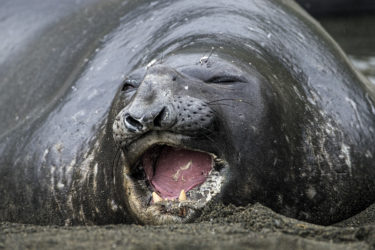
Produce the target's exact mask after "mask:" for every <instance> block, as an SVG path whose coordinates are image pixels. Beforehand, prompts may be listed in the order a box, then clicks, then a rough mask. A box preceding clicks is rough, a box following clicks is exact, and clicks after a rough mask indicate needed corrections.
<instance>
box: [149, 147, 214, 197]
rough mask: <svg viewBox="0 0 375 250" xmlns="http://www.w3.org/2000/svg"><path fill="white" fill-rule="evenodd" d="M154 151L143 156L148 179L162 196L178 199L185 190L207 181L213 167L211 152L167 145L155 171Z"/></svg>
mask: <svg viewBox="0 0 375 250" xmlns="http://www.w3.org/2000/svg"><path fill="white" fill-rule="evenodd" d="M152 154H153V152H147V153H146V154H145V155H144V157H143V167H144V169H145V172H146V176H147V179H148V180H149V181H150V182H151V184H152V186H153V187H154V189H155V191H156V192H157V193H159V195H160V196H161V197H162V198H169V199H171V198H173V199H176V198H177V197H178V196H179V194H180V192H181V190H182V189H184V190H185V192H187V191H189V190H190V189H192V188H194V187H196V186H199V185H200V184H202V183H203V182H205V180H206V178H207V176H208V174H209V172H210V171H211V169H212V158H211V156H210V155H209V154H206V153H201V152H197V151H191V150H186V149H176V148H172V147H168V146H165V147H163V149H162V150H161V153H160V155H159V158H158V160H157V162H156V165H155V172H154V173H153V166H152V164H153V160H152Z"/></svg>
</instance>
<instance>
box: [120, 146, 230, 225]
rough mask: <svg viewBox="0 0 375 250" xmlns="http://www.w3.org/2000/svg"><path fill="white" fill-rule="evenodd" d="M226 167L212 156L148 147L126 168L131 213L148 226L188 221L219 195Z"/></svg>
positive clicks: (167, 147)
mask: <svg viewBox="0 0 375 250" xmlns="http://www.w3.org/2000/svg"><path fill="white" fill-rule="evenodd" d="M226 165H227V164H226V162H225V161H223V160H220V159H218V158H217V157H216V156H215V155H214V154H212V153H207V152H202V151H198V150H193V149H186V148H182V147H179V146H176V145H173V146H172V145H167V144H154V145H151V146H149V147H147V148H146V149H145V150H144V151H143V153H142V154H141V155H140V156H139V157H137V159H135V160H134V164H132V165H131V166H130V167H125V168H126V171H125V173H126V175H125V177H126V181H125V188H126V190H127V195H128V205H129V207H130V210H131V212H132V213H133V215H135V217H136V218H137V219H138V220H139V221H140V222H143V223H147V224H166V223H182V222H188V221H190V220H191V219H192V218H193V217H194V215H195V214H196V211H197V210H198V209H200V208H202V207H203V206H204V205H206V204H207V202H208V201H210V200H211V199H212V198H213V197H214V196H216V195H217V194H218V193H219V192H220V190H221V186H222V184H223V181H224V177H223V174H222V172H223V171H222V170H223V169H224V168H225V167H226Z"/></svg>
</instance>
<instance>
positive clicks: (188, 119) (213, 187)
mask: <svg viewBox="0 0 375 250" xmlns="http://www.w3.org/2000/svg"><path fill="white" fill-rule="evenodd" d="M175 57H176V56H175ZM183 57H185V59H186V60H183ZM192 58H193V57H192V56H191V55H190V56H186V55H185V56H183V55H180V56H179V59H178V60H169V62H168V60H167V61H166V62H164V63H162V64H157V65H153V66H150V67H146V68H145V67H143V68H142V69H139V70H136V71H134V72H133V73H132V74H130V75H129V76H128V78H127V79H126V80H125V82H124V84H123V86H122V89H121V93H120V94H119V98H118V100H119V103H120V105H119V108H118V114H117V116H116V118H115V121H114V123H113V136H114V139H115V141H116V142H117V143H118V144H119V145H120V147H121V148H122V150H123V155H124V158H123V163H122V164H120V165H121V166H120V169H121V170H120V172H121V174H120V176H123V179H122V180H121V182H122V184H123V185H122V188H123V189H124V195H125V197H126V202H125V203H126V205H127V207H128V208H129V210H130V211H131V213H132V214H133V215H134V216H135V217H136V219H137V220H138V221H140V222H142V223H151V224H164V223H175V222H188V221H191V220H192V219H193V218H194V217H195V216H196V215H197V211H199V209H200V208H202V207H203V206H205V205H206V204H207V203H208V202H209V201H214V200H217V199H223V198H224V197H226V198H225V199H226V201H232V202H233V201H235V200H236V199H237V200H238V199H241V200H242V201H243V200H244V198H238V197H239V196H241V187H240V186H237V184H238V185H239V184H241V181H239V180H238V178H237V177H236V176H238V175H240V176H241V175H245V176H247V177H246V178H247V179H251V175H248V174H247V173H245V172H244V171H243V170H241V169H239V168H240V166H243V165H244V164H246V163H245V162H246V161H248V160H250V159H249V158H248V157H244V155H247V156H251V155H252V154H251V153H250V154H249V153H248V151H249V150H250V151H251V149H252V148H254V146H252V145H255V144H257V142H255V141H254V140H250V139H249V137H252V138H254V139H255V138H256V136H255V133H256V132H257V131H256V128H255V127H256V126H257V124H258V123H259V121H260V120H262V117H263V115H262V112H263V111H264V110H263V108H262V105H261V102H262V101H261V99H260V98H259V94H260V84H259V83H260V81H259V76H257V75H256V77H254V74H249V73H248V72H251V70H250V69H247V70H246V71H244V70H243V69H242V68H241V66H240V65H235V64H234V63H232V61H231V60H228V59H223V58H220V57H218V56H217V55H213V56H212V57H211V58H210V59H209V60H207V57H203V58H201V60H199V57H197V55H195V58H196V59H197V60H195V61H194V60H193V62H194V63H190V64H189V63H187V62H188V61H189V60H190V61H191V60H192ZM181 61H183V62H184V63H179V62H181ZM256 106H257V107H258V108H256V109H254V107H256ZM245 151H246V152H245ZM253 153H255V152H253ZM233 182H235V183H234V184H235V185H234V186H233ZM228 183H229V184H230V185H228ZM228 186H230V188H228ZM246 189H247V188H246ZM228 197H229V198H228ZM248 199H251V197H250V196H248Z"/></svg>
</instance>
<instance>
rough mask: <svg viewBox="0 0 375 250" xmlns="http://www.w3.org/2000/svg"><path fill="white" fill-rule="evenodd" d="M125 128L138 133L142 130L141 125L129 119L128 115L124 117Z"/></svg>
mask: <svg viewBox="0 0 375 250" xmlns="http://www.w3.org/2000/svg"><path fill="white" fill-rule="evenodd" d="M124 120H125V126H126V128H127V129H128V130H129V131H131V132H138V131H141V130H142V129H143V125H142V123H140V122H139V121H137V120H136V119H134V118H133V117H131V116H130V115H129V114H126V115H125V119H124Z"/></svg>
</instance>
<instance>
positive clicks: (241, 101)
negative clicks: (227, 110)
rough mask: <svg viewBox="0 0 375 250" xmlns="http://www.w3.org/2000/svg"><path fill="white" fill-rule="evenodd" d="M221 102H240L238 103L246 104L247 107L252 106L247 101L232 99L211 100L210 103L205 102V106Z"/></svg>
mask: <svg viewBox="0 0 375 250" xmlns="http://www.w3.org/2000/svg"><path fill="white" fill-rule="evenodd" d="M222 101H235V102H240V103H246V104H248V105H251V106H253V104H251V103H249V102H247V101H244V100H242V99H233V98H228V99H218V100H213V101H210V102H206V104H212V103H215V102H222Z"/></svg>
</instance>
